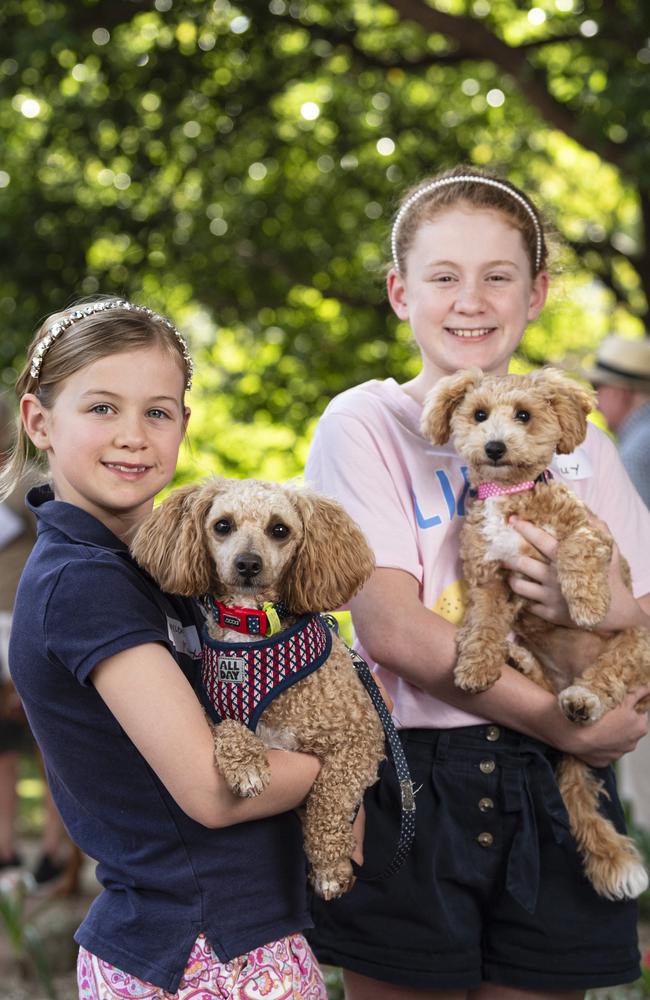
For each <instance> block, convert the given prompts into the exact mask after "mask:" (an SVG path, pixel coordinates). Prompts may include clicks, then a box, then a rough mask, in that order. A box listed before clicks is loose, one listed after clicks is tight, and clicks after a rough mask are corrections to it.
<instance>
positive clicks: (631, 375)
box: [580, 334, 650, 393]
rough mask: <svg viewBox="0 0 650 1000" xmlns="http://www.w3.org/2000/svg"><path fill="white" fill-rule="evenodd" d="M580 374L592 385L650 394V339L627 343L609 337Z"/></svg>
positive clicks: (621, 339) (623, 339) (625, 340)
mask: <svg viewBox="0 0 650 1000" xmlns="http://www.w3.org/2000/svg"><path fill="white" fill-rule="evenodd" d="M580 374H581V375H583V376H584V378H586V379H589V381H590V382H591V383H592V385H595V386H599V385H618V386H621V387H622V388H623V389H631V390H633V391H637V392H648V393H650V337H643V338H642V339H640V340H627V339H625V338H624V337H617V336H616V334H610V336H609V337H605V339H604V340H603V341H602V343H601V344H600V346H599V348H598V351H597V352H596V360H595V363H594V365H593V367H592V368H590V369H589V370H588V371H582V372H580Z"/></svg>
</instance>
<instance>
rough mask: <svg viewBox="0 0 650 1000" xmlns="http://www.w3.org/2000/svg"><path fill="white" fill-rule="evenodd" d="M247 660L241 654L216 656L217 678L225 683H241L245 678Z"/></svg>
mask: <svg viewBox="0 0 650 1000" xmlns="http://www.w3.org/2000/svg"><path fill="white" fill-rule="evenodd" d="M247 666H248V664H247V662H246V660H245V659H244V657H243V656H225V655H224V654H223V653H220V654H219V656H218V657H217V680H219V681H222V683H225V684H243V683H244V681H245V680H246V669H247Z"/></svg>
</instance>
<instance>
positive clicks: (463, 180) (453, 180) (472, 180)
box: [390, 174, 542, 274]
mask: <svg viewBox="0 0 650 1000" xmlns="http://www.w3.org/2000/svg"><path fill="white" fill-rule="evenodd" d="M468 183H469V184H485V185H487V187H493V188H498V189H499V191H505V193H506V194H508V195H510V197H511V198H514V199H515V201H517V202H519V204H520V205H521V206H522V208H525V210H526V211H527V212H528V214H529V216H530V218H531V221H532V223H533V226H534V227H535V237H536V241H535V273H536V274H537V272H538V271H539V269H540V267H541V264H542V227H541V226H540V224H539V219H538V218H537V216H536V215H535V212H534V211H533V209H532V208H531V206H530V205H529V204H528V202H527V201H526V199H525V198H524V197H522V195H520V194H519V193H518V192H517V191H513V189H512V188H511V187H510V186H509V185H508V184H504V183H503V181H498V180H495V179H494V178H493V177H478V176H476V175H474V174H459V175H457V176H455V177H440V178H438V180H437V181H431V183H430V184H425V185H424V187H421V188H420V189H419V191H416V192H415V193H414V194H412V195H411V197H410V198H407V199H406V201H405V202H404V204H403V205H402V207H401V208H400V210H399V212H398V213H397V216H396V217H395V222H394V223H393V231H392V233H391V237H390V245H391V250H392V254H393V263H394V264H395V270H396V271H399V261H398V259H397V235H398V233H399V227H400V225H401V224H402V220H403V219H404V216H405V215H406V213H407V212H408V211H409V209H410V208H412V207H413V205H415V203H416V202H417V201H419V200H420V198H423V197H424V195H425V194H430V192H431V191H435V190H436V189H437V188H441V187H448V186H449V185H450V184H468Z"/></svg>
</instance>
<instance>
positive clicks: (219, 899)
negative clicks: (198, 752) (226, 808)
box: [9, 487, 311, 993]
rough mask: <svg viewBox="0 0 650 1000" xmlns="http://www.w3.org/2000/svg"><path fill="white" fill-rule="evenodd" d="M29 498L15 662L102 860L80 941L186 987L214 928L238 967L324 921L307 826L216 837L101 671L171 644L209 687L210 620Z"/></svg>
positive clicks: (63, 783) (94, 531)
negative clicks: (156, 760) (29, 535)
mask: <svg viewBox="0 0 650 1000" xmlns="http://www.w3.org/2000/svg"><path fill="white" fill-rule="evenodd" d="M27 500H28V504H27V505H28V507H30V509H31V510H33V512H34V513H35V515H36V517H37V521H38V538H37V541H36V544H35V546H34V549H33V551H32V553H31V555H30V558H29V560H28V562H27V565H26V567H25V570H24V573H23V576H22V579H21V582H20V586H19V589H18V594H17V597H16V606H15V611H14V619H13V628H12V635H11V644H10V652H9V661H10V668H11V673H12V677H13V679H14V683H15V685H16V688H17V689H18V692H19V694H20V697H21V698H22V700H23V704H24V706H25V711H26V713H27V717H28V719H29V723H30V726H31V727H32V730H33V732H34V735H35V737H36V740H37V741H38V744H39V746H40V748H41V751H42V753H43V757H44V760H45V767H46V770H47V777H48V781H49V784H50V787H51V789H52V794H53V796H54V799H55V801H56V804H57V806H58V808H59V810H60V812H61V816H62V817H63V820H64V822H65V825H66V827H67V829H68V830H69V832H70V835H71V836H72V838H73V840H74V841H75V842H76V843H77V844H78V845H79V846H80V847H81V849H82V850H83V851H84V852H85V853H87V854H88V855H90V857H92V858H94V859H95V860H97V862H98V867H97V877H98V879H99V881H100V882H101V884H102V886H103V891H102V892H101V893H100V894H99V896H98V897H97V899H96V900H95V901H94V902H93V904H92V906H91V907H90V910H89V912H88V914H87V916H86V918H85V920H84V922H83V923H82V925H81V927H80V928H79V929H78V931H77V933H76V935H75V939H76V940H77V942H78V943H79V944H82V945H83V946H84V947H85V948H87V949H88V950H89V951H91V952H93V953H94V954H96V955H98V956H99V957H100V958H102V959H104V960H105V961H107V962H110V963H111V964H113V965H115V966H117V967H118V968H119V969H122V970H123V971H125V972H129V973H131V974H132V975H135V976H138V977H139V978H140V979H144V980H146V981H147V982H151V983H154V984H155V985H156V986H160V987H162V988H163V989H165V990H168V991H169V992H172V993H173V992H175V991H176V990H177V989H178V984H179V981H180V978H181V975H182V972H183V969H184V967H185V964H186V961H187V959H188V957H189V954H190V951H191V948H192V944H193V943H194V941H195V939H196V936H197V934H199V932H201V931H202V932H203V933H204V934H205V935H206V937H207V939H208V940H209V942H210V944H211V945H212V947H213V948H214V950H215V952H216V953H217V955H218V956H219V958H220V959H221V960H222V961H229V960H230V959H232V958H235V957H236V956H238V955H242V954H245V953H246V952H248V951H250V950H251V949H252V948H255V947H258V946H259V945H262V944H266V943H268V942H270V941H273V940H276V939H278V938H280V937H283V936H284V935H285V934H289V933H293V932H295V931H298V930H301V929H303V928H305V927H309V926H311V919H310V917H309V915H308V911H307V902H306V865H305V859H304V854H303V850H302V832H301V827H300V823H299V820H298V818H297V816H296V815H295V813H285V814H283V815H281V816H276V817H271V818H269V819H265V820H261V821H256V822H253V823H242V824H239V825H238V826H233V827H229V828H227V829H222V830H210V829H208V828H207V827H204V826H202V825H201V824H200V823H197V822H195V821H194V820H192V819H190V817H189V816H187V815H186V814H185V813H184V812H183V811H182V809H181V808H180V807H179V806H178V805H177V804H176V802H175V801H174V799H173V798H172V797H171V795H170V794H169V793H168V791H167V790H166V788H165V787H164V785H163V784H162V783H161V782H160V780H159V779H158V778H157V776H156V775H155V774H154V772H153V771H152V769H151V768H150V767H149V765H148V764H147V762H146V760H145V759H144V757H142V755H141V754H140V753H139V752H138V750H137V749H136V748H135V746H134V745H133V743H132V742H131V741H130V740H129V739H128V737H127V736H126V734H125V733H124V732H123V730H122V729H121V727H120V725H119V724H118V722H117V720H116V719H115V717H114V716H113V715H112V714H111V712H110V711H109V710H108V708H107V707H106V705H105V704H104V702H103V701H102V699H101V698H100V696H99V695H98V693H97V691H96V690H95V688H94V687H93V685H92V683H91V681H90V680H89V677H90V673H91V671H92V670H93V668H94V667H95V666H97V664H98V663H100V662H101V661H102V660H104V659H106V657H108V656H112V655H114V654H115V653H118V652H120V651H121V650H124V649H129V648H131V647H133V646H139V645H142V644H143V643H150V642H160V643H162V645H163V646H165V647H166V648H167V649H168V650H169V651H170V653H171V654H172V656H174V658H175V659H176V661H177V663H178V664H179V666H180V667H181V668H182V670H183V672H184V673H185V674H186V676H187V677H188V678H189V679H190V681H191V683H192V685H193V686H194V687H196V686H197V681H198V673H199V664H200V659H199V656H200V650H199V638H198V636H199V630H200V626H201V615H200V612H199V611H198V609H197V607H196V605H195V604H194V603H193V602H192V601H190V600H188V599H185V598H179V597H173V596H170V595H168V594H163V593H162V592H161V591H160V589H159V588H158V586H157V585H156V584H155V583H154V581H153V580H152V579H151V577H149V576H148V575H147V574H146V573H145V572H144V571H143V570H141V569H140V568H139V567H138V566H137V565H136V563H135V562H134V561H133V560H132V559H131V557H130V555H129V552H128V549H127V547H126V545H124V543H123V542H121V541H120V540H119V539H118V538H116V536H115V535H113V534H112V532H110V531H109V530H108V529H107V528H106V527H105V526H104V525H103V524H101V522H100V521H98V520H96V518H94V517H92V516H91V515H90V514H88V513H87V512H86V511H83V510H80V509H79V508H78V507H75V506H73V505H71V504H67V503H62V502H60V501H56V500H54V498H53V496H52V493H51V491H50V489H49V487H36V488H35V489H33V490H31V491H30V493H29V494H28V497H27ZM160 738H161V739H164V738H165V734H164V733H161V734H160Z"/></svg>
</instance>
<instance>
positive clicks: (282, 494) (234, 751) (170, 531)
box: [131, 478, 384, 899]
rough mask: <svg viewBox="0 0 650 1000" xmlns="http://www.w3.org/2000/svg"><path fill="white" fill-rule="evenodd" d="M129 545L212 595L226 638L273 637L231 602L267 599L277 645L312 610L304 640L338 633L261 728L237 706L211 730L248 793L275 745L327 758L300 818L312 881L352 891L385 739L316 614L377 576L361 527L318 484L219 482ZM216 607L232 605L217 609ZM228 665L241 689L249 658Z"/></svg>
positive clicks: (166, 572) (222, 758) (218, 631)
mask: <svg viewBox="0 0 650 1000" xmlns="http://www.w3.org/2000/svg"><path fill="white" fill-rule="evenodd" d="M131 548H132V552H133V555H134V557H135V558H136V559H137V561H138V562H139V563H140V565H141V566H142V567H143V568H144V569H146V570H147V571H148V572H149V573H150V574H151V575H152V576H153V577H154V578H155V579H156V580H157V581H158V583H159V585H160V586H161V588H162V589H163V590H166V591H167V592H169V593H176V594H183V595H187V596H196V597H199V596H202V595H209V605H208V610H207V611H206V627H207V630H208V633H209V638H211V639H213V640H215V641H216V642H217V643H238V644H239V646H240V647H241V646H242V644H244V645H245V644H246V643H250V644H251V647H253V646H254V647H255V648H256V649H257V648H259V646H260V640H261V638H262V637H263V634H264V633H263V632H262V633H261V635H242V634H241V632H240V631H233V630H232V629H231V628H229V621H231V620H234V619H233V613H232V612H230V613H229V612H228V609H232V608H234V609H241V608H245V609H250V610H254V609H262V608H264V606H265V605H266V606H267V608H268V606H269V605H272V606H274V607H275V606H278V607H279V608H281V611H280V614H281V616H282V617H281V622H279V625H281V630H280V631H279V632H278V634H277V640H278V641H281V640H282V639H283V635H285V634H286V635H287V636H293V635H294V633H295V629H296V627H297V628H299V629H300V628H301V627H302V625H301V623H302V621H303V618H304V616H311V618H307V619H306V621H307V625H306V628H309V627H311V626H313V630H312V632H311V633H305V634H306V635H307V639H306V640H305V641H306V643H307V644H310V643H311V642H312V641H314V642H316V643H318V642H319V641H320V640H321V639H322V638H323V633H327V635H326V636H325V639H326V643H325V645H326V646H328V645H329V642H330V639H331V649H330V650H329V655H328V656H327V659H326V660H325V662H324V663H322V665H320V666H318V668H317V669H315V670H314V671H313V672H312V673H309V674H308V676H305V677H303V678H302V679H299V680H297V681H296V682H295V683H292V684H291V685H290V686H287V687H284V689H283V690H281V691H280V693H279V694H277V695H276V696H275V697H274V698H273V700H271V701H270V703H268V704H267V705H266V707H264V708H263V711H262V712H261V716H260V717H259V721H258V722H257V723H256V725H254V731H253V728H249V727H248V726H247V725H244V724H243V723H242V722H241V721H238V720H237V717H236V713H233V714H234V715H235V717H227V718H224V721H222V722H220V723H219V724H218V725H216V726H215V727H214V740H215V756H216V762H217V766H218V767H219V769H220V770H221V772H222V774H223V775H224V778H225V779H226V781H227V782H228V785H229V786H230V788H231V789H232V791H233V792H234V793H235V794H237V795H241V796H249V795H258V794H259V793H260V792H261V791H262V789H263V788H264V787H265V785H266V784H268V781H269V768H268V761H267V757H266V752H265V748H266V747H282V748H284V749H292V750H302V751H304V752H306V753H312V754H315V755H316V756H317V757H318V758H319V759H320V760H321V762H322V767H321V771H320V774H319V776H318V778H317V780H316V782H315V784H314V786H313V788H312V789H311V792H310V793H309V795H308V797H307V800H306V803H305V809H304V814H303V829H304V837H305V851H306V854H307V858H308V860H309V863H310V868H311V871H310V879H311V882H312V885H313V886H314V889H315V890H316V892H318V893H319V894H320V895H321V896H323V897H324V898H326V899H330V898H333V897H335V896H339V895H341V894H342V893H344V892H346V891H347V890H348V889H349V888H350V887H351V885H352V882H353V874H352V865H351V861H350V857H351V854H352V852H353V849H354V838H353V835H352V821H353V819H354V816H355V814H356V810H357V808H358V806H359V803H360V802H361V799H362V797H363V793H364V791H365V789H366V788H367V787H368V786H369V785H371V784H373V782H374V781H375V780H376V779H377V772H378V767H379V764H380V762H381V760H382V758H383V756H384V734H383V728H382V725H381V722H380V719H379V717H378V715H377V712H376V711H375V709H374V707H373V705H372V702H371V701H370V698H369V696H368V694H367V693H366V691H365V688H364V687H363V685H362V683H361V681H360V679H359V677H358V675H357V673H356V671H355V669H354V666H353V663H352V660H351V658H350V655H349V653H348V650H347V648H346V647H345V645H344V644H343V643H342V642H341V640H340V639H339V638H338V637H337V636H336V635H331V636H330V635H329V629H327V627H326V626H325V625H324V624H323V623H322V621H321V620H320V619H318V618H314V616H315V615H317V613H318V612H320V611H323V610H327V609H331V608H337V607H339V606H340V605H342V604H344V603H346V602H347V601H348V600H349V599H350V598H351V597H352V596H354V594H355V593H356V592H357V591H358V590H359V589H360V588H361V587H362V586H363V584H364V583H365V581H366V580H367V579H368V577H369V576H370V574H371V572H372V570H373V568H374V559H373V556H372V552H371V550H370V548H369V546H368V544H367V543H366V541H365V539H364V537H363V535H362V533H361V531H360V530H359V528H358V527H357V526H356V524H355V523H354V522H353V521H352V520H351V518H350V517H348V515H347V514H346V513H345V511H344V510H343V508H342V507H341V506H340V505H339V504H338V503H336V502H335V501H333V500H330V499H327V498H326V497H323V496H321V495H320V494H317V493H315V492H314V491H311V490H308V489H304V488H298V487H294V486H281V485H279V484H277V483H271V482H264V481H261V480H227V479H221V478H215V479H211V480H208V481H206V482H204V483H202V484H198V485H194V486H186V487H184V488H182V489H179V490H177V491H176V492H175V493H173V494H171V496H170V497H169V498H168V499H167V500H165V501H164V502H163V503H162V504H161V505H160V506H159V507H157V508H156V509H155V510H154V511H153V513H152V514H151V515H150V516H149V518H148V519H147V520H146V521H145V522H144V524H143V525H142V527H141V528H140V530H139V531H138V534H137V536H136V538H135V540H134V542H133V545H132V547H131ZM217 606H222V607H225V609H226V611H225V612H223V611H220V612H219V614H218V615H217V616H215V615H214V614H213V613H210V610H209V608H212V609H214V608H215V607H217ZM276 613H277V612H276ZM235 617H236V616H235ZM252 617H253V619H254V615H253V616H252ZM301 634H302V633H301ZM301 641H302V640H301ZM224 663H225V667H226V668H227V667H231V668H232V670H233V671H234V672H233V673H231V674H230V675H228V676H229V677H230V678H231V679H232V680H233V682H234V683H233V684H232V685H230V687H232V688H233V690H234V689H235V688H236V687H237V683H239V682H240V681H241V678H240V677H239V676H238V674H237V671H238V669H239V666H240V663H241V658H240V657H238V656H235V657H231V658H230V660H228V659H226V660H225V661H224ZM205 680H206V674H205V660H204V681H205ZM208 683H211V681H210V680H208ZM235 696H237V692H235V695H233V697H235ZM227 697H230V695H229V694H228V696H227ZM220 705H221V708H222V709H223V707H224V704H223V703H220ZM219 714H221V715H222V716H223V714H224V713H223V712H220V713H219Z"/></svg>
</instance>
